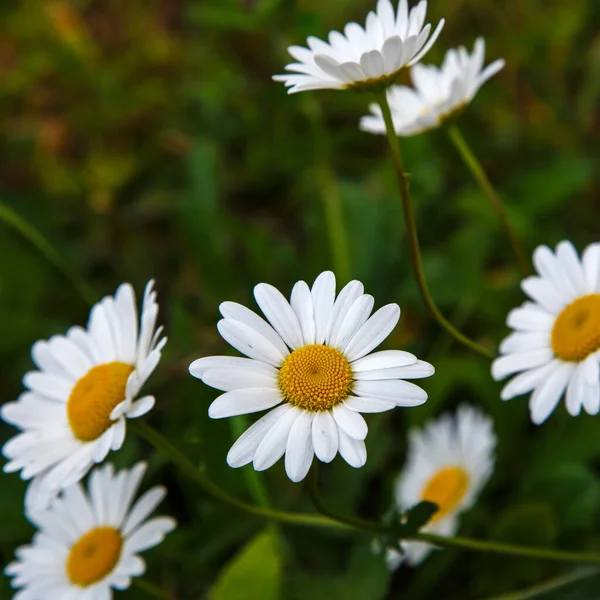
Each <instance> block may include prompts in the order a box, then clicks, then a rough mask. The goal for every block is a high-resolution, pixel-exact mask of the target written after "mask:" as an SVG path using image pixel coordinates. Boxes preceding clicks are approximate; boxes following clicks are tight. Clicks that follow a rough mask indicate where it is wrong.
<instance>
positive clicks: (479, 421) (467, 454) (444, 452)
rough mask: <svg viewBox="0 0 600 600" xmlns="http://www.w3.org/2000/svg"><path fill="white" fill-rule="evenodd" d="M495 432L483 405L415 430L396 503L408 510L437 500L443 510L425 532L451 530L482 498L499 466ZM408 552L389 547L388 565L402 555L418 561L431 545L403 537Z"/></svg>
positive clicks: (447, 533) (411, 562) (392, 565)
mask: <svg viewBox="0 0 600 600" xmlns="http://www.w3.org/2000/svg"><path fill="white" fill-rule="evenodd" d="M495 447H496V436H495V435H494V431H493V427H492V421H491V419H489V418H488V417H486V416H485V415H484V414H483V413H482V412H481V411H480V410H477V409H475V408H472V407H470V406H461V407H460V408H459V409H458V411H457V412H456V414H455V415H449V414H447V415H442V416H441V417H440V418H438V419H437V420H435V421H432V422H430V423H428V424H427V425H425V427H423V429H422V430H413V431H412V432H411V434H410V439H409V447H408V457H407V461H406V465H405V467H404V470H403V471H402V473H401V474H400V477H399V478H398V481H397V483H396V488H395V496H396V505H397V508H398V510H399V511H400V512H404V511H406V510H408V509H409V508H411V507H413V506H415V505H416V504H418V503H419V502H423V501H425V500H426V501H429V502H434V503H435V504H437V505H438V507H439V508H438V511H437V512H436V513H435V514H434V515H433V517H432V518H431V519H430V521H429V523H427V525H425V527H423V528H422V529H421V531H422V532H423V533H436V534H438V535H445V536H452V535H454V534H455V533H456V531H457V529H458V516H459V515H460V513H462V512H464V511H466V510H468V509H469V508H471V506H473V504H474V503H475V501H476V500H477V496H478V495H479V493H480V492H481V489H482V488H483V486H484V485H485V484H486V483H487V481H488V479H489V478H490V476H491V474H492V470H493V467H494V449H495ZM401 545H402V549H403V552H404V555H402V554H401V553H399V552H397V551H395V550H389V551H388V556H387V560H388V566H389V567H390V568H396V567H397V566H398V565H399V564H400V563H401V562H402V560H404V559H405V560H406V562H407V563H408V564H409V565H411V566H414V565H417V564H419V563H420V562H421V561H422V560H424V559H425V558H426V556H427V555H428V554H429V552H430V551H431V550H432V548H433V547H432V546H431V545H429V544H426V543H423V542H402V544H401Z"/></svg>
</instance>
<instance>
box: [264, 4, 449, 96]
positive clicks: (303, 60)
mask: <svg viewBox="0 0 600 600" xmlns="http://www.w3.org/2000/svg"><path fill="white" fill-rule="evenodd" d="M426 13H427V2H426V1H425V0H421V2H419V4H418V5H417V6H415V7H414V8H412V9H411V10H410V12H409V10H408V2H407V0H400V3H399V4H398V10H397V12H396V13H394V8H393V6H392V3H391V2H390V0H379V1H378V2H377V10H376V11H375V12H373V11H371V12H370V13H369V14H368V15H367V22H366V25H365V27H364V29H363V28H362V27H361V26H360V25H358V24H357V23H348V25H346V27H345V28H344V34H341V33H339V32H338V31H332V32H331V33H330V34H329V43H327V42H324V41H322V40H320V39H318V38H316V37H309V38H308V39H307V40H306V41H307V43H308V48H303V47H301V46H290V47H289V48H288V52H289V53H290V54H291V55H292V57H293V58H295V59H296V61H298V62H294V63H291V64H289V65H287V66H286V67H285V68H286V69H287V70H288V71H292V73H287V74H285V75H275V76H274V77H273V79H274V80H275V81H282V82H283V83H284V84H285V86H286V87H287V88H289V89H288V93H290V94H293V93H295V92H304V91H306V90H316V89H333V90H341V89H359V90H377V89H383V88H385V87H387V86H389V85H391V84H392V83H394V81H396V78H397V77H398V75H399V73H400V71H402V69H404V68H406V67H408V66H410V65H414V64H415V63H417V62H419V61H420V60H421V58H423V56H425V54H427V52H428V51H429V49H430V48H431V47H432V46H433V43H434V42H435V40H436V39H437V37H438V35H439V33H440V31H441V29H442V27H443V25H444V19H442V20H441V21H440V22H439V24H438V26H437V28H436V30H435V31H434V32H433V35H431V37H430V36H429V33H430V32H431V25H430V24H429V23H428V24H427V25H425V26H423V23H424V22H425V14H426Z"/></svg>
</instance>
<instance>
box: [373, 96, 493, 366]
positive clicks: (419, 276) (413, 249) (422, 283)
mask: <svg viewBox="0 0 600 600" xmlns="http://www.w3.org/2000/svg"><path fill="white" fill-rule="evenodd" d="M377 101H378V103H379V106H380V107H381V112H382V114H383V120H384V122H385V127H386V133H387V138H388V142H389V147H390V151H391V154H392V160H393V162H394V167H395V168H396V175H397V177H398V184H399V186H400V195H401V196H402V209H403V212H404V220H405V222H406V231H407V234H408V246H409V250H410V257H411V262H412V266H413V270H414V273H415V278H416V281H417V286H418V288H419V292H420V293H421V297H422V298H423V301H424V302H425V304H426V306H427V308H428V309H429V311H430V312H431V314H432V315H433V316H434V318H435V319H436V321H437V322H438V323H439V324H440V325H441V326H442V327H443V328H444V329H445V330H446V331H447V332H448V333H449V334H450V335H451V336H452V337H454V339H456V340H457V341H458V342H460V343H461V344H463V345H465V346H467V347H468V348H470V349H471V350H473V351H475V352H477V353H478V354H480V355H481V356H484V357H485V358H489V359H490V360H493V359H494V358H495V356H494V353H493V352H491V351H490V350H488V349H487V348H485V347H484V346H482V345H481V344H478V343H477V342H475V341H473V340H471V339H470V338H468V337H467V336H465V335H464V334H462V333H461V332H460V331H459V330H458V329H456V327H454V325H452V324H451V323H450V322H449V321H448V320H447V319H446V318H445V317H444V315H442V313H441V312H440V310H439V308H438V307H437V305H436V303H435V301H434V299H433V296H432V295H431V292H430V291H429V288H428V286H427V280H426V279H425V273H424V271H423V261H422V259H421V250H420V247H419V235H418V232H417V225H416V223H415V217H414V214H413V207H412V199H411V195H410V189H409V185H408V178H407V175H406V173H405V172H404V165H403V162H402V154H401V153H400V144H399V143H398V137H397V135H396V131H395V129H394V123H393V120H392V113H391V112H390V107H389V104H388V101H387V96H386V94H385V91H384V92H381V93H379V94H377Z"/></svg>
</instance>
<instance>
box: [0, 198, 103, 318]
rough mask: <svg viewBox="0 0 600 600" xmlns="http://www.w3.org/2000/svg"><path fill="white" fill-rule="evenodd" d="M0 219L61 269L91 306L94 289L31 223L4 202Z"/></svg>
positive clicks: (94, 300) (0, 206)
mask: <svg viewBox="0 0 600 600" xmlns="http://www.w3.org/2000/svg"><path fill="white" fill-rule="evenodd" d="M0 221H4V222H5V223H6V224H7V225H8V226H9V227H12V228H13V229H14V230H15V231H18V232H19V233H20V234H21V235H22V236H23V237H24V238H25V239H26V240H27V241H28V242H29V243H31V244H32V245H33V246H35V248H36V249H37V250H38V251H39V253H40V254H41V255H42V256H43V257H44V258H45V259H46V260H47V261H48V262H50V263H51V264H52V265H54V266H55V267H56V268H57V269H58V270H59V271H61V272H62V274H63V275H64V276H65V277H66V278H67V279H68V280H69V281H70V282H71V285H72V286H73V287H74V288H75V290H76V291H77V293H78V294H79V295H80V296H81V298H82V299H83V301H84V302H85V303H86V304H89V305H90V306H92V305H93V304H94V303H95V302H96V294H95V293H94V290H92V288H91V287H90V286H89V285H88V284H87V283H86V282H85V281H84V280H83V279H82V278H81V277H79V275H77V273H75V272H74V271H72V270H71V269H70V268H69V267H68V266H67V264H66V263H65V261H64V260H63V258H62V256H61V255H60V253H59V252H58V250H56V248H54V246H52V244H50V242H49V241H48V240H47V239H46V238H45V237H44V236H43V235H42V234H41V233H40V232H39V231H38V230H37V229H36V228H35V227H33V225H31V224H30V223H29V222H27V221H26V220H25V219H24V218H23V217H22V216H21V215H19V214H18V213H17V212H15V211H14V210H13V209H12V208H11V207H10V206H8V205H7V204H5V203H4V202H0Z"/></svg>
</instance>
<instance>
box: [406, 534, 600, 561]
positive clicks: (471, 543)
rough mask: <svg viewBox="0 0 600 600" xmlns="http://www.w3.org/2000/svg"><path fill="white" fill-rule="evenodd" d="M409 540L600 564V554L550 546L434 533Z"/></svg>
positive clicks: (497, 552) (449, 546) (499, 552)
mask: <svg viewBox="0 0 600 600" xmlns="http://www.w3.org/2000/svg"><path fill="white" fill-rule="evenodd" d="M408 541H418V542H427V543H429V544H433V545H434V546H438V547H441V548H463V549H466V550H477V551H479V552H489V553H493V554H506V555H510V556H522V557H523V558H539V559H543V560H553V561H559V562H568V563H580V564H592V565H600V554H583V553H578V552H563V551H560V550H552V549H550V548H531V547H528V546H516V545H513V544H503V543H501V542H486V541H484V540H473V539H470V538H463V537H445V536H442V535H436V534H434V533H417V534H416V535H415V536H414V537H412V538H410V540H408Z"/></svg>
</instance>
